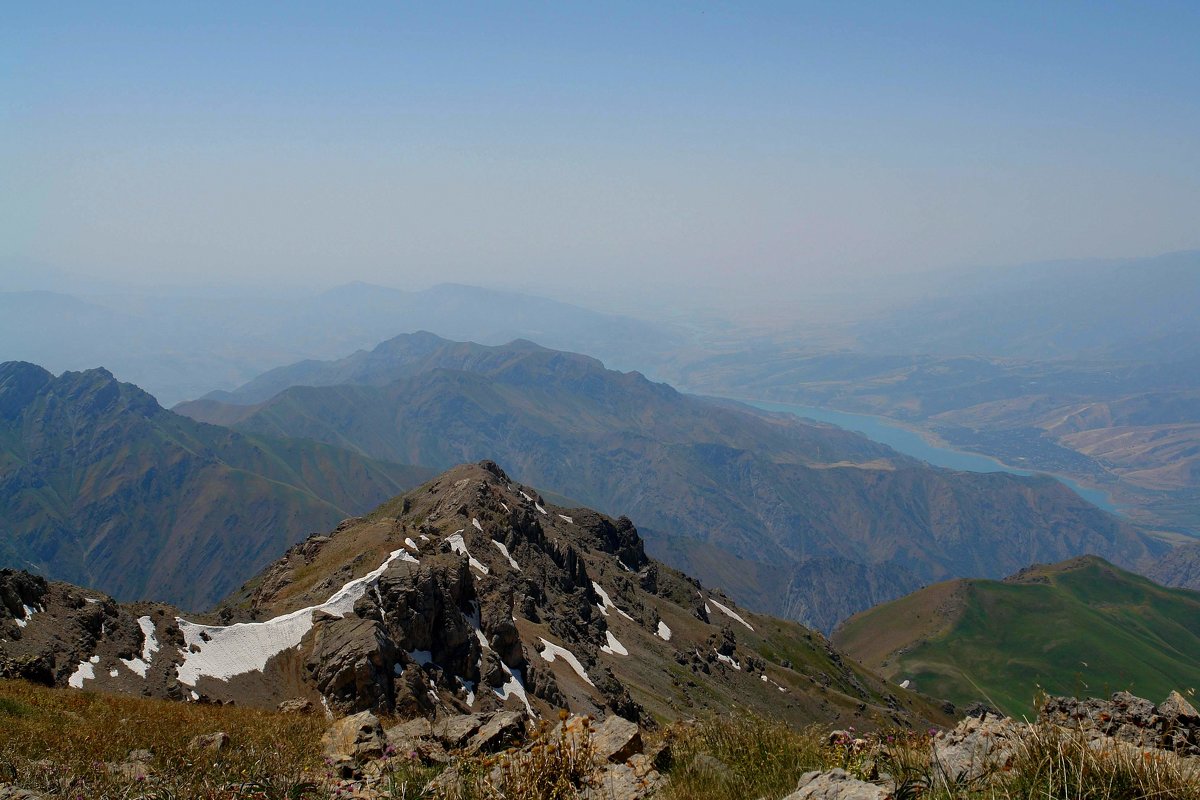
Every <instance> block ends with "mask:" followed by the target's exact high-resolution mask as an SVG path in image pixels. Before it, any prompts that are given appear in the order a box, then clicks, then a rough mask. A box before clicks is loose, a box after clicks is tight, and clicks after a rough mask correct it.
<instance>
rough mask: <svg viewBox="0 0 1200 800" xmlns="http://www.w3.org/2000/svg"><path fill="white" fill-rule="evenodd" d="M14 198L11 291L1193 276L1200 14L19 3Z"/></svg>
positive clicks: (1061, 7)
mask: <svg viewBox="0 0 1200 800" xmlns="http://www.w3.org/2000/svg"><path fill="white" fill-rule="evenodd" d="M0 185H2V186H3V190H2V192H0V261H6V262H8V263H14V262H19V263H24V262H27V261H35V262H42V263H48V264H52V265H56V266H59V267H61V268H65V269H70V270H74V271H77V272H79V273H83V274H87V275H93V276H115V277H120V278H134V279H143V280H155V281H183V282H190V281H197V280H213V281H219V280H227V279H232V280H245V279H255V280H257V281H259V282H261V281H264V280H274V279H287V280H289V281H295V282H305V283H323V284H331V283H337V282H340V281H342V280H347V279H350V278H361V279H366V280H375V281H383V282H387V283H391V284H395V285H403V284H409V285H413V286H426V285H429V284H432V283H436V282H439V281H442V280H458V281H465V282H482V283H489V284H497V283H507V284H512V285H517V286H525V287H528V286H535V285H538V284H542V283H545V284H547V285H553V286H555V287H560V288H561V287H568V288H569V287H571V286H581V287H586V286H589V285H592V284H595V283H597V282H600V281H605V282H615V283H625V284H630V285H637V284H640V283H642V282H654V283H657V284H670V283H674V282H680V283H686V284H687V285H710V286H711V285H717V286H719V285H723V284H727V283H738V282H755V283H757V284H760V285H762V286H766V287H770V288H771V291H779V289H780V287H784V288H790V287H794V286H799V285H802V283H800V282H798V280H797V279H799V281H803V282H807V281H811V280H814V279H816V280H827V279H828V278H829V276H831V275H837V274H847V273H850V274H859V275H861V274H868V273H871V272H874V271H881V270H912V269H917V268H932V267H940V266H946V265H956V264H978V263H986V264H995V263H1005V262H1019V261H1033V260H1040V259H1048V258H1059V257H1085V256H1110V255H1111V256H1119V255H1141V254H1153V253H1157V252H1163V251H1169V250H1176V249H1184V248H1193V247H1197V246H1200V227H1198V226H1197V220H1200V3H1196V2H1186V3H1174V4H1167V3H1143V2H1139V3H1132V2H1130V3H1120V4H1107V3H1092V2H1089V3H1070V2H1036V3H1030V4H1028V5H1022V4H1017V3H1008V2H1005V3H962V2H950V3H911V2H904V3H829V4H803V3H798V2H790V3H778V4H773V3H757V4H752V3H720V4H702V3H687V4H683V3H680V4H676V3H644V2H639V3H629V4H625V3H602V2H595V3H553V4H524V3H520V4H517V3H486V4H479V5H465V4H464V5H455V4H449V3H437V4H424V5H422V6H420V7H418V6H410V5H408V4H401V3H378V4H374V3H371V4H364V3H312V4H304V3H286V4H284V3H266V2H263V3H215V2H204V3H177V2H169V3H159V2H155V3H146V4H135V3H114V4H102V3H81V4H78V5H72V4H68V3H11V4H7V5H6V7H5V11H4V21H3V23H2V24H0ZM0 288H3V287H0Z"/></svg>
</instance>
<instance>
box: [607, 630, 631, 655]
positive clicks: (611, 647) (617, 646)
mask: <svg viewBox="0 0 1200 800" xmlns="http://www.w3.org/2000/svg"><path fill="white" fill-rule="evenodd" d="M604 635H605V636H606V637H607V638H608V644H606V645H603V646H601V648H600V650H601V652H604V653H608V654H609V655H610V656H627V655H629V651H628V650H626V649H625V645H623V644H621V643H620V642H619V641H617V637H615V636H613V634H612V631H605V632H604Z"/></svg>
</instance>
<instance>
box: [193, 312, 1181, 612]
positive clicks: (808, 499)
mask: <svg viewBox="0 0 1200 800" xmlns="http://www.w3.org/2000/svg"><path fill="white" fill-rule="evenodd" d="M272 393H274V394H272ZM264 398H266V399H264ZM230 400H236V401H242V402H248V403H250V404H248V405H235V404H233V403H231V402H228V401H230ZM176 410H177V411H179V412H180V413H182V414H186V415H188V416H191V417H193V418H195V419H198V420H201V421H207V422H214V423H220V424H228V425H232V426H233V427H235V428H236V429H238V430H240V431H243V432H246V433H252V434H257V435H270V436H285V437H298V438H307V439H313V440H316V441H321V442H325V443H327V444H331V445H335V446H337V447H343V448H347V449H353V450H356V451H358V452H360V453H362V454H363V455H366V456H369V457H372V458H378V459H385V460H392V461H399V462H406V463H420V464H424V465H428V466H431V467H435V468H446V467H449V466H451V465H453V464H455V463H459V462H461V461H466V460H477V459H482V458H494V459H495V460H497V461H498V462H500V463H501V464H502V465H504V467H505V468H506V469H508V470H510V471H511V472H512V473H513V474H514V475H519V476H521V478H522V479H523V480H528V481H530V482H532V483H536V484H538V485H540V486H542V487H544V488H545V489H547V490H552V491H555V492H558V493H560V494H562V495H565V496H569V497H572V498H576V499H577V500H578V501H580V502H583V503H586V504H588V505H591V506H594V507H597V508H599V509H601V510H603V511H605V512H607V513H614V514H627V515H629V516H631V517H632V518H634V519H636V520H638V522H639V524H640V525H641V526H642V531H643V533H644V534H645V535H646V538H647V542H648V546H649V547H650V549H651V551H652V552H653V553H655V554H656V555H657V556H659V557H660V558H662V559H663V560H665V561H667V562H668V563H671V564H674V565H676V566H679V567H680V568H683V569H686V570H687V571H689V572H691V573H692V574H695V575H697V576H699V577H700V578H701V579H703V580H705V581H706V582H708V583H712V584H714V585H721V586H724V587H726V588H727V590H729V591H730V592H731V593H732V595H733V596H734V597H736V598H738V599H739V601H741V602H744V603H746V604H747V605H750V606H751V607H754V608H758V609H762V610H764V611H767V612H771V613H776V614H780V615H784V616H788V617H790V618H793V619H797V620H801V621H804V622H806V623H807V624H811V625H814V626H816V627H819V628H822V629H825V630H829V629H831V628H832V627H833V626H834V625H835V624H836V623H837V622H838V621H840V620H841V619H844V618H845V617H847V616H849V615H850V614H852V613H854V612H856V611H860V610H862V609H865V608H868V607H870V606H872V605H874V604H875V603H877V602H882V601H884V600H888V599H892V598H894V597H898V596H900V595H902V594H904V593H905V592H908V591H912V590H914V589H916V588H919V587H920V586H922V585H924V584H927V583H931V582H934V581H937V580H943V579H945V578H949V577H955V576H980V575H982V576H997V577H998V576H1000V575H1004V574H1007V573H1010V572H1013V571H1015V570H1017V569H1020V568H1021V567H1023V566H1025V565H1027V564H1029V563H1032V562H1035V561H1051V560H1057V559H1062V558H1067V557H1070V556H1074V555H1079V554H1082V553H1086V552H1099V553H1101V554H1103V555H1105V556H1106V557H1109V558H1111V559H1113V560H1115V561H1117V562H1118V563H1121V564H1125V565H1129V566H1143V565H1146V564H1148V563H1150V562H1151V561H1152V560H1153V559H1154V557H1156V556H1157V555H1158V554H1159V553H1160V552H1161V551H1163V550H1165V549H1166V546H1165V545H1162V544H1161V543H1159V542H1157V541H1155V540H1153V539H1150V538H1148V537H1147V536H1145V535H1143V534H1142V533H1141V532H1139V531H1138V530H1137V529H1136V528H1134V527H1132V526H1130V525H1128V524H1126V523H1124V522H1122V521H1121V520H1119V519H1117V518H1114V517H1112V516H1110V515H1108V514H1105V513H1103V512H1101V511H1100V510H1098V509H1096V508H1095V507H1093V506H1090V505H1089V504H1087V503H1086V502H1083V501H1082V500H1081V499H1080V498H1078V497H1077V496H1076V495H1074V494H1073V493H1072V492H1070V491H1069V490H1067V489H1066V488H1065V487H1063V486H1062V485H1061V484H1059V483H1058V482H1057V481H1054V480H1052V479H1049V478H1024V477H1018V476H1014V475H1010V474H1003V473H993V474H975V473H958V472H952V471H948V470H942V469H934V468H931V467H929V466H928V465H926V464H923V463H921V462H917V461H915V460H912V459H909V458H906V457H903V456H900V455H899V454H897V453H895V452H894V451H892V450H890V449H888V448H886V447H884V446H882V445H877V444H875V443H873V442H871V441H869V440H867V439H865V438H863V437H861V436H859V435H857V434H852V433H848V432H845V431H842V430H840V429H837V428H834V427H832V426H820V425H812V424H804V423H801V422H799V421H797V420H795V419H793V418H790V417H785V416H783V415H773V414H769V413H766V412H759V411H755V410H753V409H749V408H747V407H744V406H740V405H737V404H729V403H722V402H717V401H712V400H707V399H703V398H699V397H693V396H688V395H683V394H680V393H679V392H677V391H675V390H674V389H672V388H671V387H669V386H666V385H664V384H658V383H652V382H651V381H649V380H647V379H645V378H644V377H643V376H641V375H640V374H638V373H620V372H615V371H611V370H607V369H605V368H604V367H603V365H602V364H601V363H600V362H599V361H597V360H595V359H592V358H588V357H586V356H580V355H575V354H571V353H564V352H558V351H554V350H550V349H547V348H543V347H539V346H537V345H533V344H531V343H529V342H513V343H511V344H509V345H505V346H503V347H484V346H481V345H476V344H464V343H457V342H449V341H445V340H441V339H439V338H438V337H434V336H432V335H430V334H417V335H406V336H400V337H396V338H395V339H392V340H390V341H388V342H385V343H384V344H381V345H379V346H378V347H376V348H375V349H374V350H372V351H371V352H369V353H356V354H354V355H352V356H350V357H348V358H346V359H340V360H335V361H331V362H302V363H300V364H297V365H294V366H293V367H289V368H285V369H279V370H274V371H272V372H270V373H267V374H266V375H264V376H262V377H261V378H260V379H257V380H255V381H252V382H251V383H249V384H247V385H246V386H244V387H242V388H240V389H238V390H235V391H234V392H232V393H230V394H228V395H220V396H217V397H213V396H210V397H209V398H207V399H204V400H201V401H196V402H193V403H185V404H182V405H180V406H178V407H177V409H176Z"/></svg>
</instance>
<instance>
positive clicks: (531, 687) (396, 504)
mask: <svg viewBox="0 0 1200 800" xmlns="http://www.w3.org/2000/svg"><path fill="white" fill-rule="evenodd" d="M52 586H55V585H52ZM57 586H60V587H65V585H57ZM72 588H73V587H66V588H60V589H59V590H57V591H58V595H57V596H58V597H60V598H61V599H60V600H57V601H54V602H48V603H47V604H46V605H45V606H44V612H42V613H36V614H34V615H32V618H31V620H30V622H29V624H28V631H29V632H30V633H31V634H36V636H32V635H31V636H26V637H25V644H23V645H21V647H23V648H24V651H23V652H26V653H27V654H31V655H34V656H37V655H38V653H36V652H33V651H34V650H36V647H35V645H36V643H37V642H49V641H51V640H52V639H53V637H52V636H50V634H48V633H47V632H48V631H51V630H52V629H54V626H58V628H59V629H61V628H62V627H63V626H67V625H78V624H82V623H80V621H79V618H80V613H81V611H80V606H84V605H86V606H92V605H101V606H102V607H103V608H106V609H107V608H109V606H112V608H111V609H110V611H111V613H112V615H114V616H113V620H111V624H108V623H105V624H102V625H101V626H100V629H99V632H100V635H99V636H92V638H90V639H87V638H86V637H85V638H84V639H82V640H81V641H83V642H84V644H83V645H81V646H79V647H76V648H73V649H69V651H68V650H64V649H62V648H59V649H55V648H54V647H51V646H49V645H47V646H46V647H43V648H42V650H41V651H40V652H41V653H42V656H43V657H44V659H45V660H47V662H48V663H49V665H50V670H49V674H50V675H51V676H52V678H53V682H56V683H58V682H69V683H70V682H71V681H73V683H71V685H76V684H78V685H85V686H87V687H88V688H92V687H95V688H97V689H101V690H114V691H136V692H144V691H149V692H150V693H151V694H156V695H161V696H169V697H177V698H181V699H184V700H192V701H206V700H207V701H213V702H237V703H242V704H244V703H250V704H256V705H270V706H273V705H276V704H279V703H280V702H283V701H308V702H310V703H311V704H312V705H313V706H314V707H321V706H324V707H326V708H328V709H330V711H331V712H343V713H351V712H358V711H362V710H367V709H370V710H373V711H377V712H387V713H391V714H397V715H400V716H403V717H422V716H425V717H433V716H436V717H438V718H441V717H444V716H453V715H459V714H480V713H492V712H499V711H504V710H508V711H519V712H522V713H525V714H530V715H540V716H553V714H554V713H556V710H557V709H564V708H565V709H569V710H570V711H572V712H574V713H583V714H593V715H597V716H608V715H617V716H621V717H625V718H627V719H631V720H635V721H639V722H641V723H643V724H647V723H650V724H652V723H653V721H654V720H655V719H664V718H666V719H670V718H674V717H679V716H683V715H687V716H691V715H694V714H695V713H697V712H699V711H701V710H703V709H710V710H713V711H720V710H729V709H731V708H733V707H734V706H740V707H749V708H759V709H762V710H768V709H769V710H771V711H772V712H773V713H776V714H780V715H782V716H784V717H789V718H792V719H794V720H796V721H805V720H812V719H816V718H818V717H820V718H829V717H833V718H842V717H844V718H846V720H847V721H850V720H851V719H853V718H856V717H861V718H862V719H861V720H860V721H861V722H864V723H865V722H867V721H868V720H869V719H887V720H892V721H900V720H907V719H910V718H914V717H921V718H926V719H928V718H931V717H936V716H938V714H939V713H940V712H939V711H937V710H936V709H935V708H934V707H932V706H930V705H928V704H926V703H925V702H924V701H922V700H920V699H919V698H917V697H916V696H914V695H909V694H908V693H906V692H904V691H903V690H900V689H898V688H897V687H891V686H888V685H886V684H883V683H882V682H880V681H879V680H878V679H877V678H875V677H874V676H873V675H871V674H870V673H868V672H867V671H866V670H864V669H862V668H859V667H857V666H856V665H854V664H852V663H851V662H849V661H848V660H844V659H843V658H842V657H841V656H840V654H838V653H837V651H836V650H834V649H833V648H832V647H831V646H830V645H829V643H828V642H827V641H826V640H825V639H824V638H823V637H821V636H820V635H819V634H815V633H813V632H811V631H808V630H806V629H804V628H802V627H800V626H799V625H796V624H794V623H788V622H784V621H782V620H776V619H772V618H770V617H761V616H758V615H754V614H751V613H749V612H747V611H744V610H741V609H739V608H737V606H735V605H734V603H733V602H732V601H731V600H729V599H728V598H727V597H726V596H725V595H724V594H722V593H720V592H716V591H712V590H709V589H706V588H705V587H703V586H701V585H700V584H699V583H698V582H697V581H694V580H691V579H688V578H686V576H683V575H681V574H679V573H677V572H675V571H674V570H671V569H669V568H667V567H665V566H663V565H661V564H658V563H657V562H655V561H653V560H651V559H649V558H648V557H647V556H646V554H645V551H644V548H643V545H642V540H641V537H640V536H639V534H638V532H637V529H636V527H635V526H634V525H633V523H632V522H631V521H630V520H628V519H624V518H621V519H612V518H610V517H607V516H604V515H602V514H598V513H596V512H594V511H591V510H588V509H581V508H564V507H561V506H558V505H555V504H552V503H551V502H549V501H548V500H547V499H546V498H545V497H543V496H542V495H541V494H540V493H539V492H537V490H535V489H533V488H531V487H528V486H525V485H522V484H520V483H517V482H516V481H514V480H512V478H510V477H509V476H508V475H507V474H505V472H504V471H503V470H502V469H500V467H499V466H497V465H496V464H495V463H494V462H491V461H483V462H479V463H475V464H467V465H463V466H459V467H456V468H454V469H451V470H450V471H448V472H446V473H444V474H442V475H440V476H439V477H437V478H435V479H434V480H432V481H430V482H429V483H426V484H425V485H423V486H421V487H419V488H417V489H415V490H413V491H411V492H409V493H407V494H405V495H402V496H400V497H397V498H394V499H393V500H391V501H389V502H387V503H385V504H383V505H382V506H380V507H379V508H378V509H376V510H375V511H374V512H373V513H371V514H369V515H367V516H364V517H356V518H351V519H347V520H345V521H344V522H342V523H341V524H340V525H338V526H336V528H335V529H334V530H332V531H330V532H329V533H326V534H320V535H313V536H311V537H309V538H308V539H307V540H305V541H303V542H301V543H299V544H296V545H294V546H293V547H292V548H290V549H289V550H288V551H287V552H286V553H285V554H284V555H283V556H282V557H281V558H280V559H278V560H277V561H275V562H274V563H273V564H271V565H270V566H268V567H267V568H266V569H265V570H263V571H262V572H261V573H260V574H259V575H258V576H257V577H255V578H254V579H252V580H251V581H250V582H248V583H247V584H246V585H244V586H243V587H242V588H241V589H240V590H239V591H238V592H236V593H235V594H234V595H232V596H231V597H230V598H229V599H228V600H227V601H226V602H225V603H224V604H223V605H222V606H221V607H220V608H219V609H218V611H217V612H216V613H214V614H213V615H211V616H208V617H195V616H191V615H187V616H185V615H183V614H180V613H178V612H165V613H164V612H162V611H161V609H148V608H146V607H135V608H127V607H123V606H118V605H116V604H113V603H111V601H109V600H107V599H106V598H103V597H93V598H92V599H93V600H94V601H95V602H91V601H86V602H85V601H79V600H78V599H76V600H75V601H68V600H67V599H66V597H67V595H68V593H69V592H70V590H71V589H72ZM75 594H76V596H78V595H79V594H80V592H79V590H75ZM85 610H86V609H85ZM118 623H119V624H118ZM89 624H90V623H89ZM93 627H94V626H93ZM119 631H124V632H125V633H122V634H121V637H120V641H117V639H116V638H114V637H116V636H117V635H118V632H119ZM22 633H23V634H24V633H25V631H22ZM39 637H40V638H39ZM110 640H111V641H110ZM151 641H153V642H154V643H155V648H156V649H155V651H154V652H153V653H151V652H149V649H148V648H149V645H148V643H149V642H151ZM6 648H7V649H10V650H13V651H14V652H15V649H16V646H15V645H12V644H11V643H10V644H5V643H3V642H0V653H3V652H5V650H6ZM31 648H32V649H31ZM143 649H145V650H146V652H145V653H144V655H143V654H142V650H143ZM131 658H142V659H143V661H144V663H145V664H146V665H148V670H147V671H146V672H145V673H144V674H143V675H138V674H136V671H135V670H132V669H131V668H130V667H129V666H128V664H126V665H124V666H123V665H122V661H123V660H128V659H131ZM131 663H132V662H131Z"/></svg>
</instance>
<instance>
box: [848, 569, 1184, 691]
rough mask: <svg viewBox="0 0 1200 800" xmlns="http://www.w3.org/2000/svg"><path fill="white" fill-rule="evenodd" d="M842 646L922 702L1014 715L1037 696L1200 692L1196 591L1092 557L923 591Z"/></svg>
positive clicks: (864, 624) (859, 627)
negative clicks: (978, 706)
mask: <svg viewBox="0 0 1200 800" xmlns="http://www.w3.org/2000/svg"><path fill="white" fill-rule="evenodd" d="M834 642H835V643H836V644H837V645H838V646H839V647H841V648H842V649H844V650H846V651H847V652H849V653H850V654H851V655H853V656H855V657H856V658H859V659H860V660H862V661H863V663H864V664H866V665H867V666H869V667H873V668H876V669H879V670H880V671H881V672H882V673H883V674H884V675H886V676H888V677H891V678H893V679H895V680H897V681H899V680H904V679H910V680H912V681H913V684H914V685H915V687H916V688H917V689H919V690H920V691H922V692H925V693H926V694H931V695H935V696H938V697H945V698H948V699H950V700H952V701H954V702H956V703H969V702H972V701H975V700H984V701H990V702H992V703H993V704H995V705H996V706H998V707H1000V708H1001V709H1003V710H1005V711H1007V712H1009V713H1014V714H1015V713H1022V712H1027V711H1029V710H1030V709H1031V707H1032V701H1033V698H1034V695H1035V694H1036V692H1037V691H1038V689H1039V688H1040V689H1043V690H1045V691H1046V692H1049V693H1051V694H1076V695H1080V694H1092V695H1103V694H1105V693H1108V692H1112V691H1116V690H1120V689H1128V690H1130V691H1132V692H1134V693H1136V694H1138V695H1140V696H1142V697H1150V698H1162V697H1165V696H1166V694H1167V693H1168V692H1169V691H1171V690H1172V689H1180V690H1186V689H1189V688H1194V687H1195V686H1196V684H1198V683H1200V672H1197V667H1196V665H1197V664H1200V593H1197V592H1192V591H1188V590H1184V589H1168V588H1165V587H1162V586H1159V585H1157V584H1155V583H1153V582H1152V581H1149V580H1147V579H1145V578H1142V577H1140V576H1138V575H1134V574H1132V573H1129V572H1125V571H1124V570H1121V569H1118V568H1117V567H1114V566H1113V565H1111V564H1109V563H1108V562H1106V561H1104V560H1103V559H1100V558H1096V557H1084V558H1080V559H1074V560H1072V561H1068V562H1064V563H1062V564H1055V565H1050V566H1038V567H1033V568H1030V569H1028V570H1025V571H1023V572H1021V573H1019V574H1017V575H1015V576H1013V577H1012V578H1010V579H1008V580H1006V581H988V580H970V581H955V582H953V583H951V584H942V585H939V586H933V587H929V588H927V589H923V590H921V591H918V592H915V593H914V594H912V595H909V596H907V597H904V598H902V599H900V600H897V601H894V602H892V603H887V604H885V605H883V606H879V607H878V608H874V609H871V610H870V611H866V612H864V613H862V614H859V615H857V616H855V617H853V618H852V619H850V620H848V621H847V622H846V623H845V624H844V625H843V626H842V628H841V629H840V630H838V631H837V633H835V634H834Z"/></svg>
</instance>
